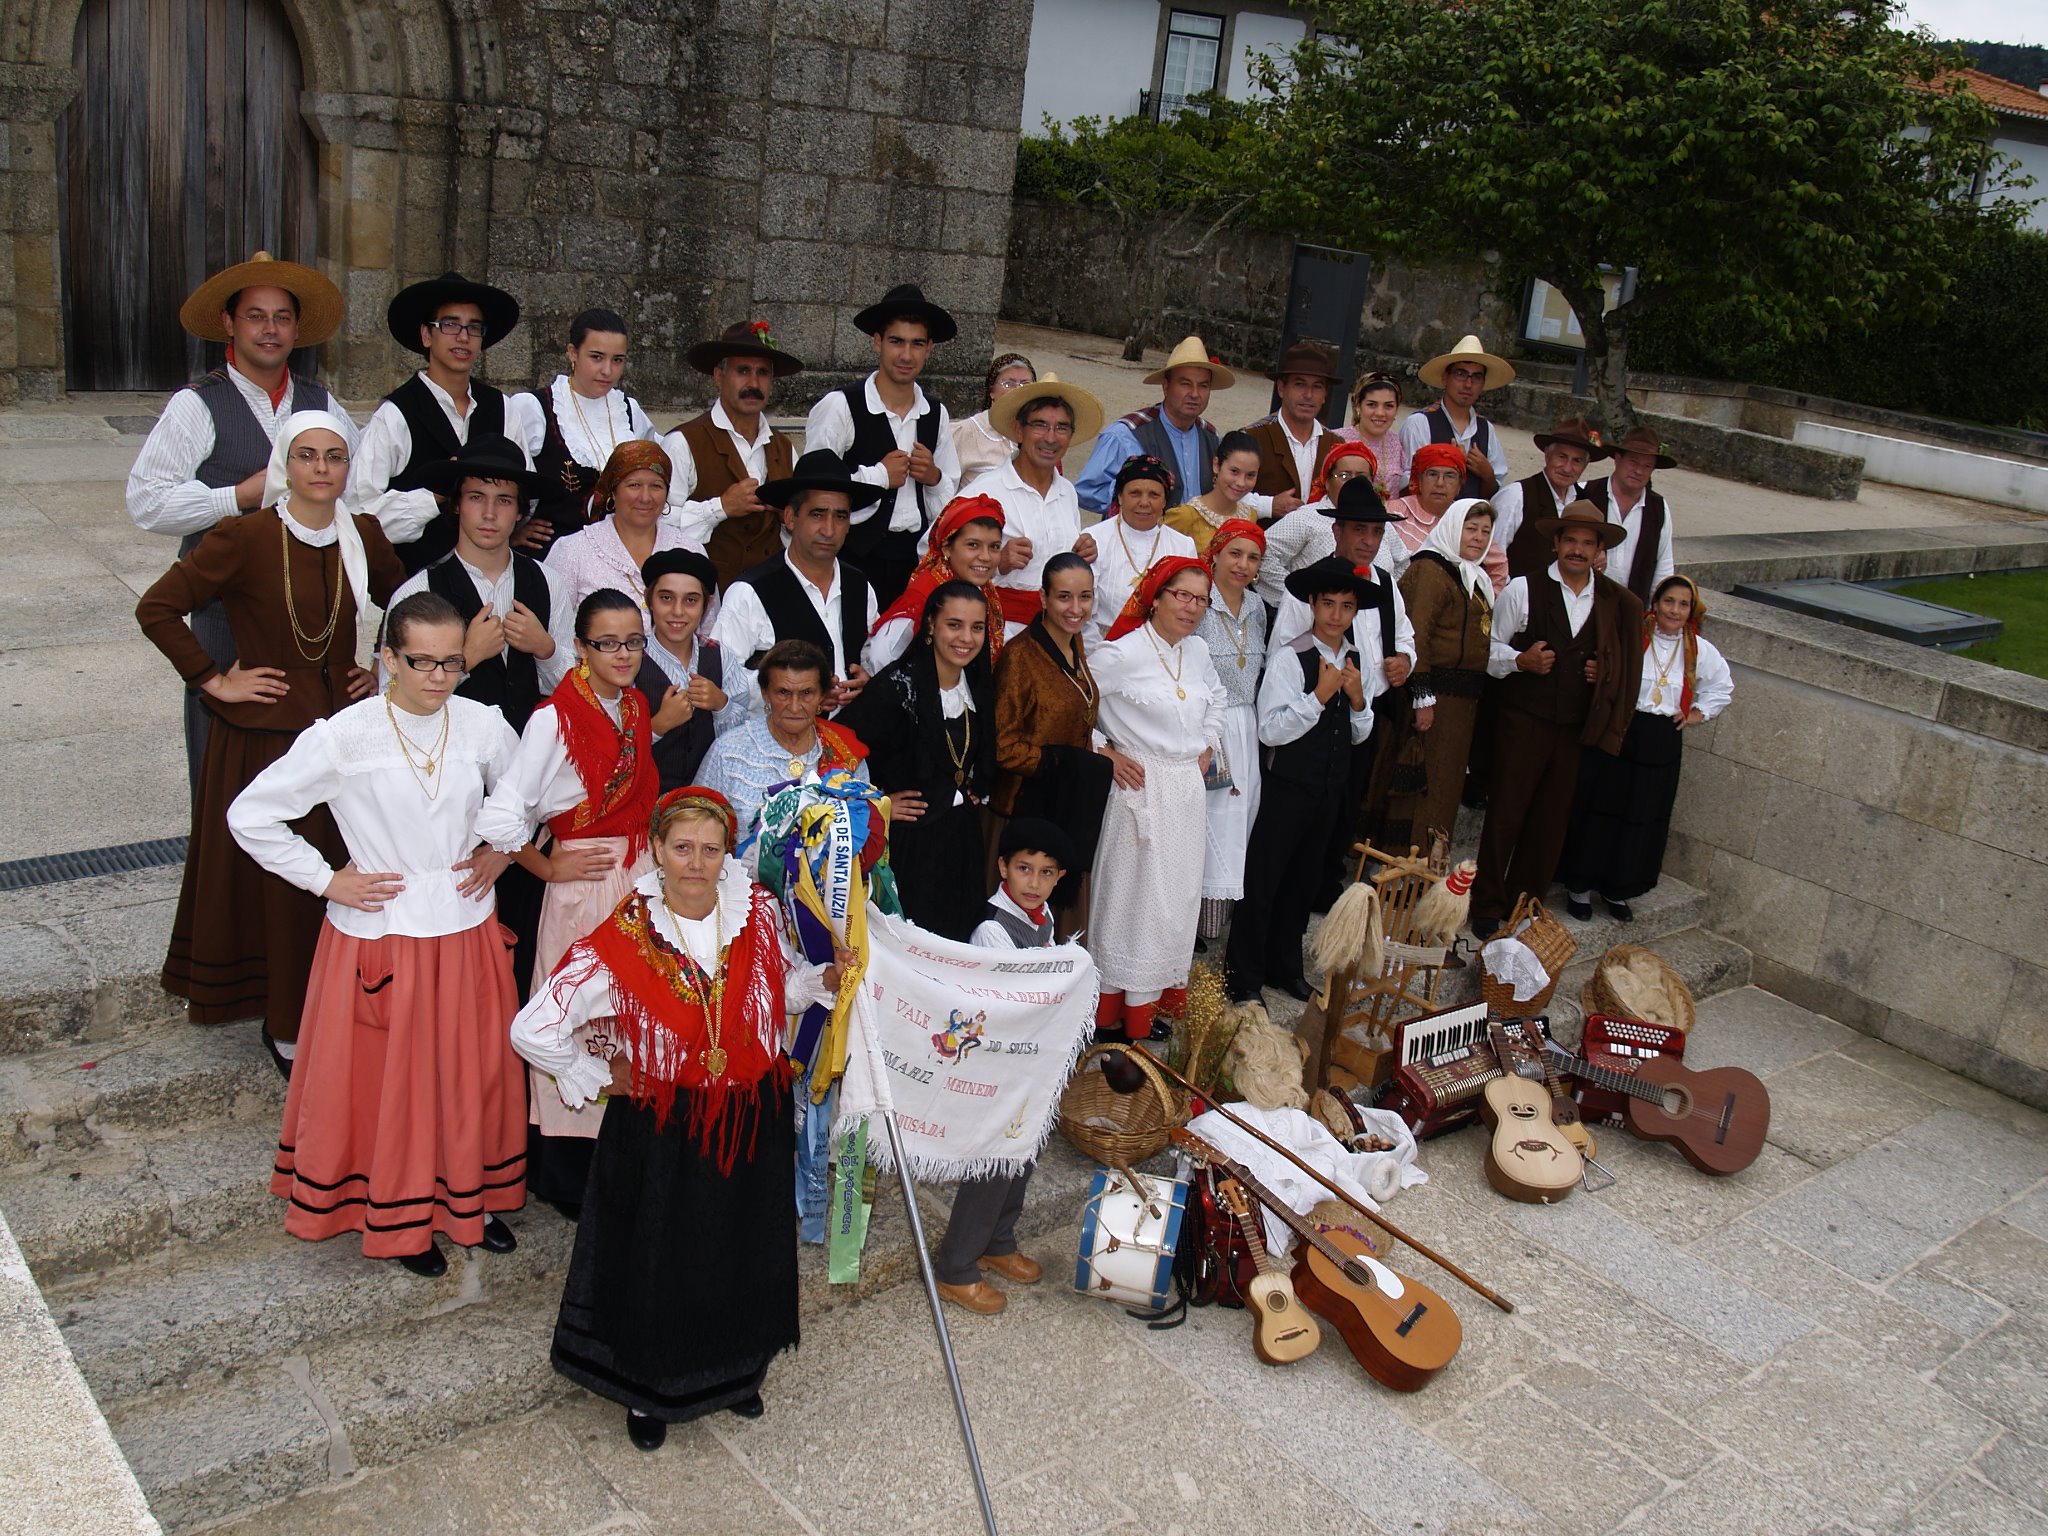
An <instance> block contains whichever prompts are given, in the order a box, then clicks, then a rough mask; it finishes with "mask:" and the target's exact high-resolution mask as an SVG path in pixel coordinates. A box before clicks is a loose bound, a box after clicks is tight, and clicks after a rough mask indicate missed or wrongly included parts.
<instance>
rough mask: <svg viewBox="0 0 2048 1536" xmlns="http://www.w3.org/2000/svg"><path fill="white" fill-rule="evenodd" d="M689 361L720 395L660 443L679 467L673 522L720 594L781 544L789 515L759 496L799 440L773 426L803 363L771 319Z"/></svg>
mask: <svg viewBox="0 0 2048 1536" xmlns="http://www.w3.org/2000/svg"><path fill="white" fill-rule="evenodd" d="M683 360H684V361H685V362H687V363H688V364H689V365H690V366H691V367H692V368H694V369H696V370H697V371H698V372H699V373H707V374H709V375H710V376H711V382H712V383H713V384H715V385H717V386H718V398H717V399H716V400H714V401H712V402H711V409H710V410H708V411H705V412H703V413H701V414H700V415H696V416H692V417H691V418H690V419H689V420H688V421H686V422H684V423H683V424H682V425H681V426H679V427H677V428H676V429H675V430H674V431H673V432H671V433H669V434H668V436H666V437H664V438H663V439H662V440H661V445H662V447H664V448H666V449H667V450H668V457H669V462H670V463H671V464H673V465H674V466H675V475H674V477H673V478H672V479H671V480H670V481H669V483H668V509H669V518H670V520H671V521H672V522H674V524H675V525H676V528H677V530H678V531H680V532H681V534H682V535H683V537H684V538H686V539H688V540H690V541H691V542H692V543H694V544H698V545H701V546H702V547H703V549H704V551H705V553H706V554H708V555H709V556H710V557H711V563H712V565H714V566H715V567H717V570H718V589H719V590H720V591H721V592H722V591H724V590H725V589H726V588H727V587H729V586H731V585H732V584H733V583H734V582H735V581H737V580H739V578H740V575H741V573H742V572H744V571H748V570H751V569H752V568H753V567H755V566H757V565H759V564H760V563H761V562H762V561H763V560H767V559H770V558H772V557H773V556H774V555H776V554H777V553H778V552H779V551H780V550H781V547H782V519H781V517H780V516H779V515H778V514H777V513H776V510H775V508H773V507H771V506H769V505H768V503H767V502H765V501H763V500H762V499H761V494H760V492H761V487H762V485H763V484H765V483H766V482H768V481H770V480H782V479H786V478H787V477H788V475H789V472H790V469H791V467H792V466H793V465H794V464H795V463H796V446H795V444H794V443H792V442H791V441H790V439H789V438H788V437H787V436H786V435H785V434H783V433H781V432H777V431H776V430H775V429H774V428H773V427H771V426H769V425H768V397H769V396H770V395H772V394H773V393H774V392H775V381H776V380H777V379H786V378H789V377H791V376H792V375H795V374H799V373H802V372H803V371H804V365H803V363H802V362H801V361H799V360H798V359H797V358H796V357H794V356H793V355H791V354H790V353H788V352H785V351H783V350H782V348H781V347H779V346H777V345H776V343H775V336H774V333H773V332H772V331H770V330H769V328H768V322H767V321H766V320H754V321H745V320H736V321H734V322H733V323H732V324H731V325H728V326H727V327H726V328H725V331H724V333H723V334H722V335H721V336H719V338H718V339H717V340H716V341H700V342H698V343H697V344H696V345H695V346H694V347H692V348H690V350H689V351H687V352H685V353H684V354H683Z"/></svg>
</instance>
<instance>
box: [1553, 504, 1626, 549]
mask: <svg viewBox="0 0 2048 1536" xmlns="http://www.w3.org/2000/svg"><path fill="white" fill-rule="evenodd" d="M1566 528H1590V529H1592V530H1593V532H1595V533H1597V534H1598V535H1599V536H1600V547H1601V548H1602V549H1612V548H1614V546H1615V545H1617V544H1619V543H1620V542H1621V541H1622V540H1623V539H1625V538H1627V537H1628V530H1627V529H1626V528H1624V527H1622V526H1621V524H1619V523H1611V522H1609V521H1608V520H1607V514H1606V513H1605V512H1603V511H1601V510H1600V509H1599V508H1598V507H1596V506H1594V505H1593V503H1592V502H1590V501H1575V502H1573V503H1572V504H1571V505H1570V506H1568V507H1566V508H1565V509H1564V510H1563V511H1562V512H1560V513H1558V514H1557V516H1555V517H1539V518H1537V519H1536V524H1535V529H1536V532H1537V533H1538V534H1540V535H1542V536H1543V537H1544V538H1546V539H1551V538H1555V537H1557V535H1558V533H1559V532H1560V531H1561V530H1563V529H1566Z"/></svg>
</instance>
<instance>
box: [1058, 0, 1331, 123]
mask: <svg viewBox="0 0 2048 1536" xmlns="http://www.w3.org/2000/svg"><path fill="white" fill-rule="evenodd" d="M1307 35H1308V24H1307V23H1306V22H1305V21H1304V20H1303V19H1302V18H1301V16H1300V15H1298V14H1296V12H1295V11H1294V10H1293V8H1292V7H1290V6H1289V5H1288V4H1286V3H1285V0H1265V3H1256V0H1255V3H1251V4H1238V3H1236V0H1218V3H1207V0H1195V3H1194V4H1192V5H1190V6H1188V7H1187V8H1185V9H1184V8H1182V7H1181V6H1178V5H1174V4H1172V3H1170V0H1038V3H1037V4H1036V5H1035V6H1033V7H1032V17H1031V53H1030V58H1029V60H1028V61H1027V63H1026V65H1025V69H1024V132H1025V133H1027V134H1037V133H1042V132H1044V120H1045V119H1046V118H1047V117H1050V118H1052V120H1053V121H1054V122H1056V123H1066V122H1071V121H1072V120H1073V119H1074V118H1077V117H1107V118H1118V117H1130V116H1132V115H1134V114H1136V113H1141V112H1142V113H1144V114H1145V115H1147V116H1151V117H1158V116H1162V115H1163V116H1167V117H1171V116H1172V115H1173V113H1174V112H1176V111H1178V110H1179V109H1180V107H1181V105H1182V103H1184V102H1185V101H1186V100H1187V99H1188V98H1189V97H1190V96H1193V95H1196V94H1198V93H1200V92H1202V91H1221V92H1223V93H1224V94H1225V95H1226V96H1228V97H1230V99H1231V100H1233V101H1245V100H1248V99H1250V98H1251V96H1252V95H1254V94H1255V93H1254V90H1253V86H1252V68H1251V56H1252V55H1253V54H1263V55H1265V56H1267V57H1269V58H1278V57H1282V56H1284V55H1285V54H1287V53H1288V52H1289V51H1290V50H1291V49H1292V48H1293V47H1294V45H1295V44H1296V43H1298V42H1300V41H1301V40H1302V39H1303V38H1304V37H1305V36H1307Z"/></svg>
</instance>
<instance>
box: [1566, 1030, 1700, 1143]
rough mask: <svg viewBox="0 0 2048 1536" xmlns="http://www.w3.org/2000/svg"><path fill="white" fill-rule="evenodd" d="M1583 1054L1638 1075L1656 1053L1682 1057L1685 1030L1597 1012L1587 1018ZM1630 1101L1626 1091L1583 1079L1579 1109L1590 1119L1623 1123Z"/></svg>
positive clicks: (1598, 1064)
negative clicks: (1645, 1063)
mask: <svg viewBox="0 0 2048 1536" xmlns="http://www.w3.org/2000/svg"><path fill="white" fill-rule="evenodd" d="M1579 1054H1580V1055H1582V1056H1584V1057H1585V1058H1586V1061H1587V1063H1588V1064H1589V1065H1591V1066H1595V1067H1604V1068H1606V1069H1607V1070H1608V1071H1610V1072H1625V1073H1627V1074H1628V1075H1629V1076H1630V1077H1634V1076H1635V1075H1636V1072H1637V1071H1638V1070H1639V1069H1640V1068H1641V1066H1642V1064H1643V1062H1644V1061H1645V1060H1647V1059H1648V1058H1650V1057H1652V1056H1668V1057H1670V1058H1671V1059H1672V1060H1673V1061H1677V1060H1679V1059H1680V1058H1682V1057H1683V1056H1684V1055H1685V1031H1684V1030H1682V1029H1676V1028H1673V1027H1672V1026H1671V1025H1669V1024H1648V1023H1645V1022H1644V1021H1643V1020H1641V1019H1623V1018H1617V1017H1615V1016H1614V1015H1612V1014H1606V1013H1596V1014H1594V1015H1593V1016H1592V1017H1591V1018H1589V1019H1587V1020H1586V1034H1585V1038H1584V1040H1582V1041H1581V1042H1580V1046H1579ZM1627 1102H1628V1100H1627V1097H1626V1095H1624V1094H1620V1093H1617V1092H1616V1091H1615V1090H1614V1089H1612V1088H1601V1087H1597V1086H1595V1085H1594V1084H1592V1083H1590V1082H1586V1081H1583V1080H1581V1082H1580V1083H1579V1112H1580V1114H1582V1115H1584V1116H1585V1118H1586V1119H1588V1120H1613V1121H1615V1122H1617V1123H1619V1122H1620V1120H1621V1119H1622V1116H1623V1106H1624V1105H1625V1104H1626V1103H1627Z"/></svg>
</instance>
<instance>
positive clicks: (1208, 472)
mask: <svg viewBox="0 0 2048 1536" xmlns="http://www.w3.org/2000/svg"><path fill="white" fill-rule="evenodd" d="M1164 414H1165V412H1164V410H1163V409H1162V408H1161V407H1160V406H1156V405H1148V406H1146V407H1145V409H1144V410H1142V411H1133V412H1131V414H1130V415H1128V416H1126V417H1124V418H1123V424H1124V425H1125V426H1127V427H1129V428H1130V429H1131V436H1133V437H1135V438H1136V439H1137V440H1138V446H1139V447H1140V448H1142V449H1144V450H1145V452H1147V453H1149V454H1151V455H1152V457H1153V458H1155V459H1157V460H1158V461H1159V462H1160V463H1162V464H1164V465H1165V466H1166V467H1167V468H1168V469H1170V470H1172V471H1173V477H1174V479H1176V480H1178V479H1179V478H1180V455H1179V454H1177V453H1175V452H1174V451H1173V439H1172V438H1171V437H1169V436H1168V435H1167V432H1166V428H1165V426H1164V425H1163V424H1161V422H1160V420H1159V418H1160V417H1161V416H1162V415H1164ZM1281 430H1282V431H1285V430H1286V429H1285V428H1282V429H1281ZM1195 435H1196V437H1197V438H1198V439H1199V440H1200V442H1201V445H1202V451H1201V452H1200V453H1199V454H1197V455H1196V457H1197V458H1198V459H1199V460H1200V461H1201V469H1200V473H1199V475H1198V476H1197V478H1199V479H1200V480H1201V482H1202V483H1201V484H1200V485H1199V486H1195V487H1192V488H1190V487H1188V486H1185V485H1183V486H1177V487H1176V488H1175V489H1174V491H1173V494H1172V496H1171V497H1170V498H1169V499H1170V500H1173V501H1192V500H1193V499H1194V498H1195V497H1197V496H1206V495H1208V494H1209V492H1211V491H1213V490H1214V489H1215V488H1216V445H1217V444H1218V443H1220V442H1221V441H1222V438H1220V437H1218V436H1217V434H1216V429H1215V428H1214V427H1212V426H1210V425H1209V423H1208V422H1207V421H1206V420H1197V421H1196V422H1195ZM1122 467H1123V466H1122V465H1118V466H1116V468H1117V469H1121V468H1122ZM1114 473H1115V470H1114V469H1113V470H1111V474H1112V475H1113V474H1114ZM1292 473H1293V471H1292V470H1291V469H1290V470H1289V474H1290V475H1291V474H1292Z"/></svg>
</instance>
